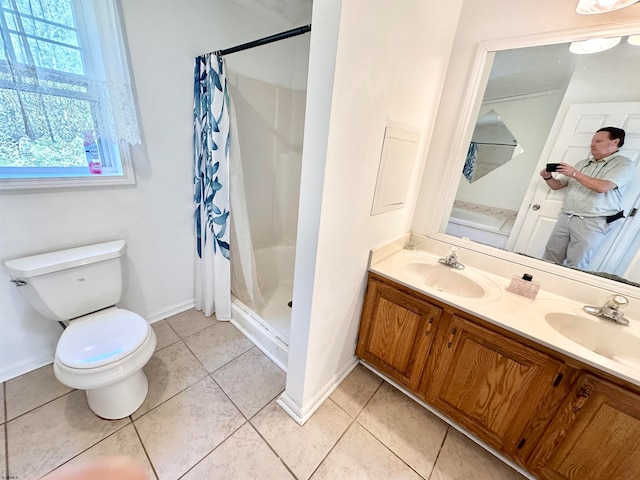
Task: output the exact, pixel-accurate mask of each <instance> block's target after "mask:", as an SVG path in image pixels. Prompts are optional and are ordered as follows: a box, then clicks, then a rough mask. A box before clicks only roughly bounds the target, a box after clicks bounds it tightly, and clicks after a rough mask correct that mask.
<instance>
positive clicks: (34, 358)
mask: <svg viewBox="0 0 640 480" xmlns="http://www.w3.org/2000/svg"><path fill="white" fill-rule="evenodd" d="M121 5H122V14H123V18H124V23H125V28H126V33H127V37H128V44H129V51H130V56H131V64H132V67H133V76H134V81H135V84H136V90H137V100H138V103H139V107H140V118H141V122H142V129H143V134H144V141H145V149H144V151H142V150H138V151H136V152H134V162H135V171H136V177H137V184H136V185H135V186H132V187H123V188H115V187H114V188H103V189H93V190H89V189H81V190H69V191H64V192H60V191H57V192H52V191H38V192H33V193H9V194H6V193H5V194H2V195H0V262H1V261H4V260H7V259H10V258H15V257H20V256H24V255H29V254H33V253H38V252H42V251H47V250H56V249H60V248H66V247H71V246H76V245H81V244H87V243H91V242H99V241H105V240H112V239H116V238H123V239H125V240H126V241H127V244H128V253H127V275H126V278H125V287H126V288H125V294H124V297H123V300H122V302H121V306H123V307H124V308H128V309H131V310H133V311H135V312H137V313H140V314H141V315H143V316H145V317H146V318H148V319H150V320H157V319H160V318H164V317H166V316H168V315H171V314H173V313H175V312H177V311H181V310H184V309H186V308H189V307H190V306H192V305H193V276H194V271H193V257H194V248H193V243H194V240H193V234H192V231H193V213H192V197H193V193H192V142H193V127H192V125H193V117H192V111H193V79H192V76H193V59H194V57H195V56H197V55H199V54H202V53H205V52H208V51H212V50H217V49H220V48H226V47H230V46H233V45H236V44H238V43H243V42H247V41H250V40H255V39H256V38H261V37H263V36H266V35H270V34H273V33H277V32H279V31H282V30H286V29H289V28H293V27H295V26H298V23H297V22H298V21H299V18H296V19H293V20H286V19H285V20H283V19H281V18H280V17H279V16H276V15H264V12H262V11H253V12H252V11H247V10H246V9H243V8H241V7H239V6H238V5H237V4H236V3H234V2H231V1H230V0H214V1H211V0H181V1H180V2H178V1H175V0H121ZM293 22H295V24H292V23H293ZM286 55H287V56H290V55H291V53H290V52H287V53H286ZM242 67H243V68H236V71H241V72H243V73H245V74H247V75H250V76H253V77H254V78H262V79H263V80H268V78H267V77H268V76H272V77H274V78H275V77H277V76H278V74H281V73H282V72H280V71H279V69H278V68H273V69H269V68H266V66H264V65H262V66H261V68H260V69H257V67H256V68H252V65H251V63H250V62H247V64H246V65H244V66H242ZM286 75H287V77H289V76H291V75H292V72H291V71H288V72H286ZM261 76H262V77H261ZM287 81H290V80H289V79H288V78H287ZM8 280H9V277H8V275H7V274H6V272H5V271H4V270H3V269H0V331H1V332H2V333H1V334H0V380H5V379H8V378H12V377H13V376H16V375H19V374H21V373H24V372H27V371H30V370H32V369H34V368H37V367H39V366H41V365H44V364H47V363H50V362H51V361H52V360H53V352H54V350H55V344H56V343H57V339H58V337H59V335H60V333H61V328H60V326H59V325H58V324H57V323H55V322H52V321H49V320H45V319H43V318H42V317H41V316H40V315H39V314H37V313H36V312H35V311H33V310H32V309H31V308H30V307H29V306H27V304H26V302H25V300H23V298H22V297H21V296H20V295H19V293H18V291H17V289H16V288H15V287H14V286H13V285H12V284H10V283H9V282H8Z"/></svg>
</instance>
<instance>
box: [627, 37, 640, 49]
mask: <svg viewBox="0 0 640 480" xmlns="http://www.w3.org/2000/svg"><path fill="white" fill-rule="evenodd" d="M627 42H628V43H629V45H634V46H636V47H640V35H630V36H629V38H627Z"/></svg>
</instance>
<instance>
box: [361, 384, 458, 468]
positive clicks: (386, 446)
mask: <svg viewBox="0 0 640 480" xmlns="http://www.w3.org/2000/svg"><path fill="white" fill-rule="evenodd" d="M385 383H386V384H387V385H389V387H391V388H393V389H394V390H395V387H394V386H393V385H391V384H390V383H389V382H387V381H385V380H382V382H381V383H380V385H378V388H376V390H375V392H374V393H373V395H371V397H369V400H367V402H366V403H365V404H364V406H363V407H362V409H361V410H360V411H359V412H358V415H356V416H355V418H354V419H353V420H354V422H356V423H357V424H358V425H359V426H360V427H362V429H363V430H364V431H366V432H367V433H368V434H369V435H371V436H372V437H373V438H375V439H376V440H377V441H378V442H379V443H380V445H382V446H383V447H384V448H386V449H387V450H388V451H389V452H391V454H392V455H393V456H394V457H396V458H397V459H398V460H400V461H401V462H402V463H404V464H405V465H406V466H407V467H408V468H410V469H411V470H412V471H414V472H415V473H416V475H418V476H419V477H420V478H423V479H425V480H428V478H427V477H424V476H422V474H420V472H418V471H417V470H416V469H415V468H413V467H412V466H411V465H409V464H408V463H407V462H406V461H405V460H404V459H403V458H402V457H401V456H400V455H399V454H398V453H397V452H396V451H394V450H393V449H392V448H391V447H390V446H389V445H387V444H386V443H384V442H383V441H382V439H380V438H378V436H377V435H376V434H375V433H373V432H372V431H370V430H369V429H368V428H367V427H366V426H364V425H363V424H362V423H360V421H359V420H358V418H359V417H360V415H361V414H362V412H364V410H365V408H366V407H367V405H368V404H369V403H370V402H371V400H372V399H373V397H374V396H375V394H376V393H378V391H379V390H380V389H381V388H382V387H383V385H384V384H385ZM447 432H448V430H447ZM446 436H447V435H446V433H445V435H444V437H445V438H446ZM443 443H444V439H443ZM441 449H442V445H440V449H438V454H439V453H440V450H441ZM436 458H437V455H436ZM435 465H436V463H435V460H434V462H433V466H434V468H435ZM431 471H432V472H433V469H432V470H431ZM429 476H431V472H429Z"/></svg>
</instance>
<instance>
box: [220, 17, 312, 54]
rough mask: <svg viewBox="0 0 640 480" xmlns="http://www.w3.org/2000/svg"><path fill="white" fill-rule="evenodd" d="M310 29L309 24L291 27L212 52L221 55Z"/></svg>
mask: <svg viewBox="0 0 640 480" xmlns="http://www.w3.org/2000/svg"><path fill="white" fill-rule="evenodd" d="M310 31H311V25H305V26H304V27H298V28H293V29H291V30H287V31H286V32H280V33H276V34H275V35H271V36H269V37H264V38H261V39H259V40H254V41H253V42H248V43H243V44H242V45H236V46H235V47H231V48H226V49H224V50H216V51H215V52H213V54H214V55H217V56H219V57H222V56H224V55H228V54H230V53H236V52H240V51H242V50H247V49H249V48H253V47H259V46H260V45H266V44H267V43H272V42H277V41H278V40H284V39H285V38H289V37H295V36H297V35H302V34H303V33H307V32H310Z"/></svg>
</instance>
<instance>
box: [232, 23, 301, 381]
mask: <svg viewBox="0 0 640 480" xmlns="http://www.w3.org/2000/svg"><path fill="white" fill-rule="evenodd" d="M308 59H309V36H308V35H303V36H299V37H296V38H289V39H286V40H281V41H278V42H275V43H272V44H271V45H268V46H261V47H258V48H252V49H251V50H247V51H245V52H242V53H238V54H234V55H232V56H230V57H228V58H227V59H226V62H227V80H228V83H229V91H230V96H231V98H232V101H233V104H234V107H235V112H236V122H237V136H238V141H239V144H240V152H241V160H242V169H243V172H244V187H245V200H246V206H247V216H248V219H249V227H250V232H251V242H252V245H253V252H254V258H255V266H256V272H257V280H258V285H259V287H260V290H261V293H262V298H263V300H264V302H260V305H255V306H250V305H248V304H247V303H246V302H243V301H242V300H241V298H243V296H242V295H241V294H240V292H235V291H234V289H233V287H232V291H231V293H232V322H233V323H234V324H235V325H236V326H237V327H238V328H240V329H241V330H242V331H243V332H244V333H245V335H247V336H248V337H250V338H251V339H252V340H253V342H254V343H255V344H256V345H257V346H258V347H259V348H260V349H261V350H263V351H264V352H265V353H266V354H267V355H268V356H269V357H270V358H271V359H272V360H273V361H274V362H275V363H277V364H278V365H279V366H280V367H281V368H283V369H286V366H287V358H288V349H289V339H290V335H289V331H290V325H291V311H292V294H293V271H294V260H295V245H296V230H297V218H298V202H299V196H300V171H301V163H302V140H303V131H304V115H305V102H306V84H307V76H306V75H307V68H308ZM258 66H259V68H258ZM246 72H250V73H246ZM231 208H232V215H233V205H232V207H231ZM233 255H234V252H233V248H232V250H231V258H232V262H233V258H234V257H233Z"/></svg>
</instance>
